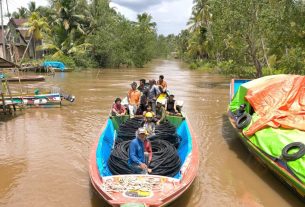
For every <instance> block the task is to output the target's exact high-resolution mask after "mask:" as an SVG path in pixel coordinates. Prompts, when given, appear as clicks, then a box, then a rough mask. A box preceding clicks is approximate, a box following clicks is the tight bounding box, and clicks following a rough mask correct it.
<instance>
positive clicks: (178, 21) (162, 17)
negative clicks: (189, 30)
mask: <svg viewBox="0 0 305 207" xmlns="http://www.w3.org/2000/svg"><path fill="white" fill-rule="evenodd" d="M192 3H193V0H112V3H111V4H110V5H111V6H112V7H115V8H116V10H117V11H119V12H120V13H122V14H123V15H124V16H125V17H127V18H128V19H130V20H136V17H137V14H138V13H143V12H147V13H149V14H151V15H152V17H153V21H154V22H156V23H157V27H158V33H159V34H165V35H168V34H172V33H173V34H179V32H180V31H181V30H182V29H185V28H186V23H187V21H188V19H189V17H190V16H191V11H192Z"/></svg>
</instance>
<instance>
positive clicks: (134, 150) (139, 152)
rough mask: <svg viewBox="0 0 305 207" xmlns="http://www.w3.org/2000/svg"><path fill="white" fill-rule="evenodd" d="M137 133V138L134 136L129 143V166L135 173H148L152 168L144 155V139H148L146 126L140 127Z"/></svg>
mask: <svg viewBox="0 0 305 207" xmlns="http://www.w3.org/2000/svg"><path fill="white" fill-rule="evenodd" d="M136 134H137V136H136V138H134V139H133V140H132V141H131V142H130V144H129V157H128V165H129V168H130V169H131V170H132V171H133V172H134V173H135V174H146V173H147V172H148V173H150V172H151V169H149V168H148V167H147V165H146V164H145V156H144V151H145V149H144V141H145V139H146V130H145V129H144V128H139V129H138V131H137V133H136Z"/></svg>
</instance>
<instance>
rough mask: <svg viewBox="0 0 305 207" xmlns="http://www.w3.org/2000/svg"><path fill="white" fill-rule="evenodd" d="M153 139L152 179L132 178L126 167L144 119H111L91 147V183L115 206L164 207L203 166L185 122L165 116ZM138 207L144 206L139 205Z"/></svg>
mask: <svg viewBox="0 0 305 207" xmlns="http://www.w3.org/2000/svg"><path fill="white" fill-rule="evenodd" d="M166 120H167V121H166V122H164V123H163V124H160V125H157V126H156V131H155V135H154V136H151V137H150V138H149V140H150V142H151V145H152V151H153V155H152V160H151V162H150V163H149V166H148V167H149V168H150V169H152V172H151V173H150V174H134V173H133V172H132V171H131V170H130V169H129V166H128V161H127V160H128V148H129V143H130V140H131V139H133V138H134V137H135V133H136V131H137V129H138V128H139V127H141V122H142V121H143V118H139V117H136V118H132V119H131V118H130V117H129V116H128V115H125V116H110V117H109V118H108V119H107V120H106V122H105V124H104V126H103V128H102V130H101V133H100V136H99V138H98V139H97V140H96V142H95V143H94V145H93V149H92V152H91V155H90V161H89V173H90V178H91V183H92V185H93V186H94V188H95V189H96V191H97V192H98V194H99V195H101V196H102V197H103V198H104V199H105V200H106V201H107V202H108V203H109V204H110V205H112V206H126V205H127V204H128V205H131V204H130V203H138V204H137V205H133V206H146V207H157V206H165V205H167V204H169V203H171V202H172V201H174V200H176V199H177V198H178V197H179V196H180V195H181V194H182V193H183V192H185V191H186V190H187V189H188V188H189V187H190V185H191V184H192V182H193V181H194V179H195V177H196V176H197V171H198V166H199V153H198V146H197V142H196V138H195V135H194V133H193V131H192V129H191V126H190V123H189V121H188V120H187V118H186V117H185V116H166ZM139 203H140V204H139Z"/></svg>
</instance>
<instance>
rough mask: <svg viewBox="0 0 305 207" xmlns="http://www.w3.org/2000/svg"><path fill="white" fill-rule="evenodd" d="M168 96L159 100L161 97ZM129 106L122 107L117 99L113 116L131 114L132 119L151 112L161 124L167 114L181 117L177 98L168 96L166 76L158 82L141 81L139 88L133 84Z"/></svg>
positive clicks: (113, 107)
mask: <svg viewBox="0 0 305 207" xmlns="http://www.w3.org/2000/svg"><path fill="white" fill-rule="evenodd" d="M161 94H162V95H163V96H166V97H167V98H164V99H162V100H158V98H159V96H160V95H161ZM127 100H128V104H126V105H122V103H121V102H122V100H121V99H120V98H116V99H115V103H114V104H113V106H112V116H122V115H126V114H129V115H130V118H134V117H135V116H145V114H146V113H147V112H151V113H152V114H153V117H154V118H155V119H157V120H158V121H157V124H160V123H161V122H162V121H164V119H165V115H166V113H167V114H169V115H181V108H180V107H178V106H177V105H176V101H175V96H174V95H172V94H170V95H168V90H167V83H166V81H165V80H164V76H163V75H160V76H159V80H158V81H157V82H156V81H155V80H154V79H151V80H149V82H148V83H146V80H145V79H141V80H140V84H139V86H138V85H137V83H136V82H133V83H131V89H129V91H128V93H127Z"/></svg>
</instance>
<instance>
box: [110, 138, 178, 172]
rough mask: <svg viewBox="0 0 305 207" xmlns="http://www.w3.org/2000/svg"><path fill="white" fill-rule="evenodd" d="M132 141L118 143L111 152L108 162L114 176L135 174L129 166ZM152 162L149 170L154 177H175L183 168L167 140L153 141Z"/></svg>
mask: <svg viewBox="0 0 305 207" xmlns="http://www.w3.org/2000/svg"><path fill="white" fill-rule="evenodd" d="M130 142H131V141H124V142H120V143H118V144H117V145H116V146H115V148H114V149H113V151H112V152H111V155H110V158H109V160H108V167H109V170H110V171H111V173H112V174H113V175H120V174H133V171H132V170H131V169H130V168H129V166H128V156H129V155H128V149H129V144H130ZM151 145H152V151H153V156H152V161H151V162H150V164H149V166H148V167H149V168H151V169H152V173H151V174H153V175H163V176H169V177H173V176H175V175H176V174H177V173H178V172H179V170H180V167H181V161H180V158H179V156H178V154H177V150H176V148H175V147H174V146H173V145H172V144H171V143H169V142H168V141H165V140H154V141H151Z"/></svg>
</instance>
